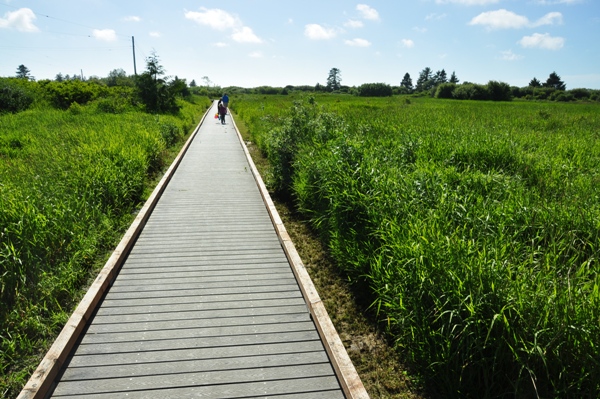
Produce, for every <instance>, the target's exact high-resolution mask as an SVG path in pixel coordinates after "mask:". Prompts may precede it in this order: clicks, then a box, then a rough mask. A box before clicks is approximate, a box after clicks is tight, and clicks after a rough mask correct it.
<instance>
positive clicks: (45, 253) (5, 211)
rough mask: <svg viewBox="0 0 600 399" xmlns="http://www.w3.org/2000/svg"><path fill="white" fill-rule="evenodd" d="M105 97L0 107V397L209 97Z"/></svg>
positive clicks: (11, 392) (50, 336)
mask: <svg viewBox="0 0 600 399" xmlns="http://www.w3.org/2000/svg"><path fill="white" fill-rule="evenodd" d="M106 101H107V100H105V99H101V100H98V101H96V102H90V103H89V104H87V105H85V106H81V105H78V104H77V103H73V104H72V105H71V106H70V107H68V108H67V109H66V110H61V109H55V108H52V107H50V106H47V105H43V104H41V105H37V106H35V107H33V108H32V109H29V110H26V111H22V112H18V113H6V114H0V326H1V329H0V337H1V343H0V365H1V366H0V396H1V397H16V396H17V394H18V392H19V391H20V390H21V388H22V386H23V384H24V383H25V382H26V381H27V379H28V378H29V376H30V375H31V373H32V372H33V370H35V368H36V367H37V364H38V363H39V361H40V360H41V357H43V355H44V354H45V352H46V350H47V349H48V348H49V346H50V345H51V344H52V341H53V340H54V338H55V337H56V336H57V335H58V333H59V332H60V330H61V329H62V327H63V325H64V323H65V322H66V321H67V319H68V317H69V316H70V314H71V313H72V311H73V309H74V308H75V306H76V305H77V302H78V301H79V299H80V298H81V296H82V294H83V290H84V289H85V286H86V284H87V283H89V282H90V278H93V277H92V276H93V275H94V273H95V272H96V271H97V270H98V269H99V268H100V267H101V266H102V265H103V263H104V262H105V260H106V259H107V257H108V255H107V254H109V253H110V251H112V249H113V248H114V247H115V246H116V244H117V243H118V241H119V240H120V238H121V235H122V234H123V233H124V232H125V230H126V229H127V227H128V226H129V224H130V223H131V221H132V220H133V218H134V217H135V212H136V209H138V208H139V207H140V206H141V204H142V203H143V201H144V199H145V197H146V196H147V195H148V194H149V192H150V191H151V189H152V188H153V187H152V179H154V178H156V177H157V176H159V175H160V173H161V171H162V170H163V168H164V167H165V166H167V165H166V162H168V161H167V160H166V156H168V154H169V151H172V150H173V149H174V148H176V147H177V146H180V145H181V143H182V142H183V139H184V138H185V137H187V136H188V134H189V133H190V132H191V131H192V129H193V128H194V127H195V126H196V125H197V123H198V121H199V119H200V117H201V116H202V114H203V113H204V111H205V110H206V108H207V107H208V106H209V105H210V101H209V100H208V99H206V98H202V99H200V98H196V99H195V100H193V101H183V100H179V102H180V105H181V106H182V108H181V110H180V111H179V112H178V114H176V115H151V114H147V113H144V112H141V111H137V110H136V109H134V108H132V107H130V108H128V109H121V110H120V111H119V113H113V112H114V107H109V108H110V109H109V110H108V112H106Z"/></svg>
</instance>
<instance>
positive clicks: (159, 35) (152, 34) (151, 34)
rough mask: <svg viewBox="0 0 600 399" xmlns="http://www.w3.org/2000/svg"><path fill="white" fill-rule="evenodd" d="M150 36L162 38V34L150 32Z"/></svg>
mask: <svg viewBox="0 0 600 399" xmlns="http://www.w3.org/2000/svg"><path fill="white" fill-rule="evenodd" d="M148 34H149V35H150V37H161V36H162V34H161V33H160V32H156V31H155V32H150V33H148Z"/></svg>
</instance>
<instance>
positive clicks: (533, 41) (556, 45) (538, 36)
mask: <svg viewBox="0 0 600 399" xmlns="http://www.w3.org/2000/svg"><path fill="white" fill-rule="evenodd" d="M519 44H520V45H521V46H523V47H525V48H541V49H546V50H560V49H561V48H563V46H564V45H565V39H564V38H562V37H552V36H550V34H549V33H544V34H542V33H534V34H533V35H531V36H525V37H523V38H522V39H521V40H519Z"/></svg>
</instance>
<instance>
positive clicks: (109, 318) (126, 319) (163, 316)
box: [93, 302, 308, 325]
mask: <svg viewBox="0 0 600 399" xmlns="http://www.w3.org/2000/svg"><path fill="white" fill-rule="evenodd" d="M295 313H303V314H307V313H308V308H307V307H306V304H305V303H304V302H302V303H300V304H298V305H287V306H266V307H251V308H246V307H244V308H231V307H228V308H227V309H218V310H194V311H191V312H190V311H186V312H181V311H180V312H162V313H161V312H153V313H137V314H125V315H122V314H109V315H102V314H97V315H96V316H95V317H94V321H93V324H94V325H99V324H115V323H117V324H127V323H140V322H148V321H167V320H191V319H195V318H197V319H218V318H228V317H236V318H240V317H253V316H262V315H286V314H295Z"/></svg>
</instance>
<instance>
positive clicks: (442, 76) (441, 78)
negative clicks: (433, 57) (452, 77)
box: [433, 69, 448, 86]
mask: <svg viewBox="0 0 600 399" xmlns="http://www.w3.org/2000/svg"><path fill="white" fill-rule="evenodd" d="M433 82H434V84H435V86H437V85H440V84H442V83H446V82H448V75H447V74H446V71H445V70H444V69H442V70H441V71H437V72H436V73H435V75H433Z"/></svg>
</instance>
